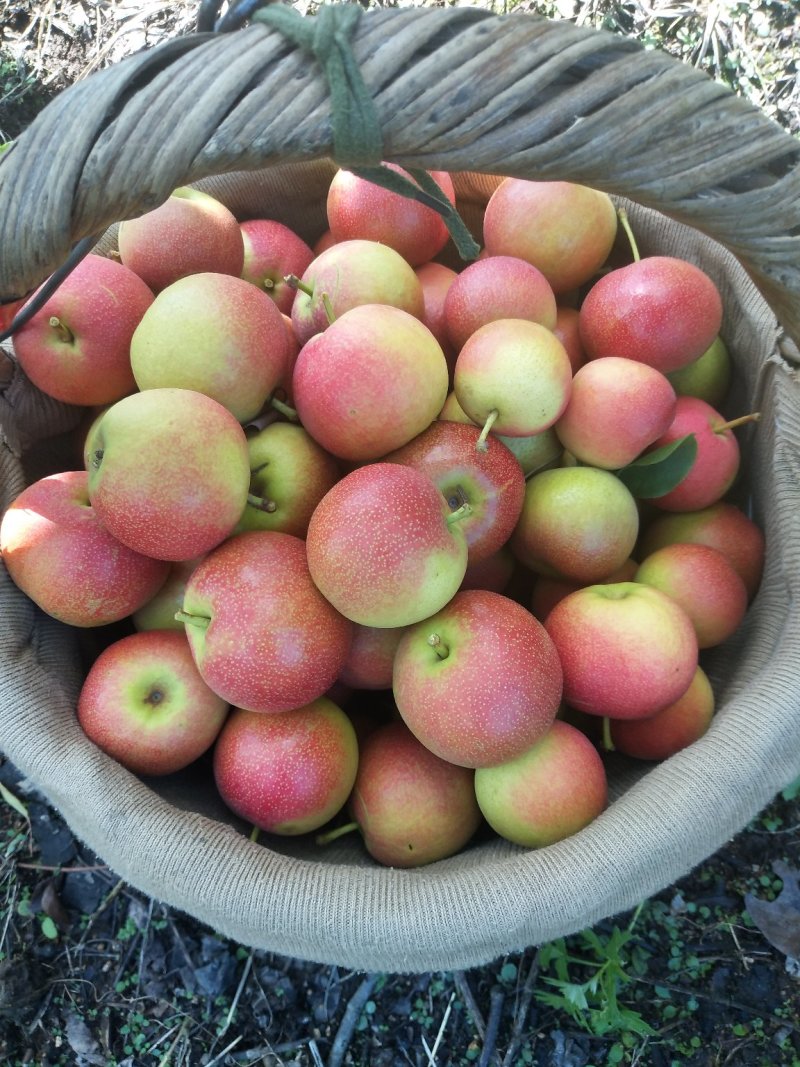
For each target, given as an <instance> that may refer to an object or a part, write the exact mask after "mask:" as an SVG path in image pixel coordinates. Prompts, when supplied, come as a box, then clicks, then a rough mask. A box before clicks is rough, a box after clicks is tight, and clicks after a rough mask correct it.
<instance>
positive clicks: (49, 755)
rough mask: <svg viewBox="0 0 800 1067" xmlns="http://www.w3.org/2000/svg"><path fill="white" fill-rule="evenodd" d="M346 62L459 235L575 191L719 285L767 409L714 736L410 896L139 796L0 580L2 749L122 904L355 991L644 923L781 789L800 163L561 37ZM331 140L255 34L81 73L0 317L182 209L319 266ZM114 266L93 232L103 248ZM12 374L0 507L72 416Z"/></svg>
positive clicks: (57, 454) (594, 37)
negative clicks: (252, 230) (748, 560)
mask: <svg viewBox="0 0 800 1067" xmlns="http://www.w3.org/2000/svg"><path fill="white" fill-rule="evenodd" d="M353 47H354V54H355V57H356V59H357V61H358V64H359V66H360V69H361V71H362V73H363V77H364V80H365V82H366V85H367V87H368V89H369V91H370V92H371V94H372V95H373V98H374V100H375V104H376V107H377V111H378V116H379V119H380V123H381V128H382V131H383V150H382V155H383V158H384V159H389V160H393V161H395V162H398V163H400V164H402V165H405V166H418V167H426V168H432V169H447V170H450V171H451V172H455V173H456V175H457V189H458V192H459V203H460V205H461V207H462V209H463V211H464V214H465V216H466V217H467V218H469V217H472V214H471V213H472V212H473V209H474V208H476V207H480V206H481V204H482V203H485V200H486V198H487V196H488V194H489V192H490V191H491V188H492V187H493V185H494V184H495V179H494V178H493V177H492V176H496V175H506V174H511V175H516V176H519V177H527V178H540V179H568V180H573V181H578V182H583V183H586V184H589V185H593V186H595V187H597V188H600V189H604V190H607V191H608V192H611V193H613V194H615V195H617V196H622V197H625V198H627V199H628V200H630V201H632V203H631V205H630V208H631V214H632V219H633V224H634V227H635V229H636V232H637V236H638V237H639V240H640V244H641V246H642V251H643V254H648V253H653V252H663V253H666V254H674V255H684V256H686V257H687V258H690V259H692V260H693V261H695V262H697V263H698V264H699V265H701V266H703V267H704V268H705V269H706V270H707V271H708V272H709V273H710V274H711V275H712V277H714V279H715V280H716V281H717V283H718V285H719V286H720V288H721V290H722V295H723V300H724V302H725V307H726V317H725V322H724V326H723V336H724V337H725V339H726V341H727V342H728V345H729V347H730V348H731V350H732V352H733V355H734V358H735V363H736V371H737V385H736V392H735V395H734V397H733V398H732V401H731V403H732V405H735V407H736V411H737V413H742V412H743V411H744V410H748V409H752V408H755V407H758V408H759V409H760V410H761V411H762V412H763V417H762V421H761V423H760V424H759V426H758V428H757V430H756V431H752V430H750V431H746V432H745V434H744V435H743V436H742V438H741V440H742V444H743V448H744V452H745V455H746V461H747V462H746V471H745V478H744V480H743V482H742V485H741V487H740V490H739V491H740V497H739V499H740V502H742V503H746V504H747V506H748V507H751V508H752V513H753V515H754V517H755V518H756V520H757V521H758V522H759V524H760V525H761V526H762V527H763V528H764V529H765V531H766V536H767V562H766V570H765V575H764V580H763V584H762V588H761V591H760V593H759V595H758V597H757V599H756V601H755V602H754V604H753V606H752V607H751V610H750V612H749V613H748V616H747V619H746V620H745V623H744V624H743V626H742V627H741V628H740V630H739V631H738V632H737V634H736V635H735V637H734V638H733V639H732V641H731V642H729V643H728V645H726V646H725V647H724V648H723V649H720V650H717V651H715V653H714V654H713V655H712V656H709V658H708V661H707V666H708V669H709V671H710V673H711V676H712V679H713V681H714V684H715V688H716V692H717V695H718V702H719V710H718V713H717V716H716V718H715V720H714V723H713V725H712V728H711V730H710V731H709V733H708V734H707V735H706V737H705V738H703V739H702V740H701V741H700V742H697V743H696V744H695V745H693V746H691V748H690V749H688V750H686V751H684V752H682V753H680V754H679V755H677V756H674V757H673V758H672V759H669V760H667V761H665V762H664V763H662V764H660V765H658V766H653V767H651V766H649V765H635V766H634V764H633V762H632V761H625V760H624V759H622V758H619V759H618V760H616V761H615V762H613V763H612V764H611V765H610V777H611V790H612V803H611V805H610V807H609V808H608V810H607V811H606V812H605V813H604V814H603V815H602V816H601V817H600V818H599V819H597V820H596V821H595V822H594V823H593V824H592V825H591V826H589V827H588V828H587V829H586V830H584V831H582V832H581V833H579V834H577V835H575V836H574V837H572V838H570V839H568V840H566V841H564V842H561V843H560V844H557V845H554V846H551V847H548V848H545V849H541V850H538V851H527V850H523V849H520V848H517V847H515V846H513V845H510V844H508V843H506V842H503V841H500V840H496V839H488V838H486V839H481V841H480V843H478V844H475V845H473V846H472V847H470V848H468V849H466V850H465V851H464V852H463V853H461V854H460V855H459V856H456V857H453V858H451V859H449V860H446V861H443V862H440V863H436V864H433V865H431V866H429V867H425V868H421V869H418V870H412V871H400V870H393V869H387V868H382V867H379V866H377V865H376V864H374V863H372V861H371V860H370V859H369V858H368V857H367V856H366V854H365V852H364V850H363V848H362V847H361V846H360V843H359V842H358V841H356V840H351V841H348V840H347V839H342V840H341V841H339V842H336V843H335V844H334V845H332V846H330V847H329V848H327V849H325V850H320V849H319V847H318V846H315V845H314V844H313V843H309V842H308V841H305V840H299V839H298V840H283V839H281V840H277V839H273V838H269V839H267V841H266V843H265V844H264V843H260V844H255V843H253V842H251V841H249V840H248V839H247V837H246V835H244V834H243V833H242V830H243V829H245V828H243V827H242V826H241V825H237V824H236V821H235V819H233V818H232V817H230V816H229V815H228V814H227V813H226V812H225V811H224V809H223V807H222V805H221V803H220V802H219V800H218V799H216V797H215V794H214V791H213V788H212V787H211V786H210V784H209V782H210V780H209V778H208V775H207V766H204V765H203V764H202V761H201V764H200V765H199V770H198V768H195V769H194V770H193V771H190V772H187V773H185V774H182V775H176V776H174V777H171V778H169V779H165V780H163V781H158V782H154V781H142V780H140V779H139V778H137V777H135V776H134V775H132V774H130V773H128V772H127V771H125V770H123V769H122V768H121V767H120V766H119V765H117V764H116V763H115V762H113V761H112V760H110V759H108V758H107V757H106V756H104V755H103V754H102V753H101V752H99V751H98V750H97V749H96V748H95V747H94V746H93V745H92V744H91V743H90V742H89V741H88V740H87V739H86V738H85V737H84V735H83V734H82V732H81V731H80V729H79V728H78V726H77V723H76V719H75V711H74V709H75V701H76V695H77V692H78V688H79V686H80V683H81V678H82V672H83V670H84V669H85V654H84V653H85V645H86V635H85V634H78V633H77V632H76V631H72V630H70V629H68V628H66V627H64V626H61V625H60V624H58V623H56V622H54V621H53V620H51V619H48V618H46V617H44V616H43V615H42V613H41V612H39V611H38V609H36V608H35V607H34V606H33V605H32V604H31V603H30V602H29V601H28V600H27V598H25V597H24V596H23V595H22V594H21V593H19V591H18V590H17V589H16V588H15V587H14V586H13V584H12V583H11V581H10V579H9V578H8V575H7V574H6V572H5V570H4V569H2V568H0V619H2V628H1V629H0V747H2V750H3V751H4V752H5V753H6V755H7V756H8V757H9V758H10V759H11V760H12V761H13V762H14V763H15V764H17V765H18V766H19V767H20V769H21V770H23V771H24V772H25V773H26V774H27V775H28V776H29V777H30V779H31V780H32V781H33V783H34V784H35V785H36V786H38V787H39V788H40V789H41V790H42V792H43V793H44V794H45V795H46V796H47V797H48V798H49V799H50V800H51V801H52V803H53V804H54V805H55V806H56V807H57V808H58V809H59V810H60V811H61V813H62V814H63V815H64V817H65V818H66V819H67V821H68V822H69V824H70V826H71V827H72V829H73V831H74V832H75V833H76V834H77V835H78V836H79V837H80V838H82V839H83V840H84V841H85V842H86V843H87V844H88V845H89V846H90V847H92V848H93V849H94V850H95V851H96V852H97V853H98V854H99V855H100V856H101V857H102V858H103V859H104V860H105V861H106V862H107V863H108V864H109V865H110V866H111V867H112V868H113V869H114V870H115V871H116V872H117V873H118V874H119V875H120V876H121V877H122V878H124V879H126V880H127V881H128V882H130V883H131V884H132V885H134V886H136V887H137V888H139V889H140V890H142V891H144V892H145V893H148V894H150V895H151V896H153V897H155V898H157V899H159V900H162V901H165V902H167V903H169V904H171V905H173V906H175V907H178V908H181V909H183V910H184V911H186V912H188V913H189V914H191V915H193V916H195V917H196V918H198V919H200V920H202V921H204V922H206V923H207V924H209V925H210V926H212V927H213V928H215V929H216V930H218V931H219V932H221V933H223V934H225V935H227V936H230V937H232V938H234V939H236V940H237V941H239V942H242V943H244V944H247V945H252V946H256V947H262V948H266V949H269V950H272V951H276V952H280V953H283V954H285V955H290V956H295V957H302V958H304V959H307V960H314V961H318V962H321V963H333V964H339V965H342V966H347V967H355V968H364V969H369V970H384V971H395V972H399V971H425V970H434V969H452V968H460V967H468V966H474V965H477V964H481V963H484V962H487V961H489V960H490V959H493V958H495V957H497V956H499V955H501V954H503V953H505V952H508V951H513V950H518V949H521V948H523V947H525V946H528V945H532V944H537V943H541V942H543V941H545V940H548V939H551V938H553V937H555V936H559V935H563V934H567V933H570V932H572V931H575V930H577V929H580V928H583V927H584V926H587V925H592V924H593V923H595V922H597V921H599V920H600V919H602V918H604V917H607V916H611V915H614V914H616V913H617V912H620V911H623V910H625V909H627V908H630V907H632V906H634V905H635V904H637V903H638V902H639V901H640V900H642V899H643V898H645V897H647V896H649V895H651V894H652V893H654V892H657V891H659V890H661V889H662V888H664V887H666V886H668V885H670V884H671V883H672V882H674V881H675V880H676V879H678V878H680V877H681V876H683V875H684V874H686V873H687V872H688V871H689V870H690V869H691V868H692V867H693V866H694V865H696V864H697V863H699V862H700V861H702V860H703V859H704V858H706V857H707V856H708V855H709V854H711V853H712V852H713V851H715V850H716V849H717V848H719V847H720V846H722V845H723V844H724V843H725V842H726V841H727V840H728V839H729V838H730V837H731V836H733V835H734V834H735V833H736V832H737V831H739V830H740V829H741V828H742V827H744V826H745V825H746V823H747V822H748V821H749V820H750V819H751V818H752V817H753V816H754V815H755V814H756V813H757V812H758V811H759V810H760V809H761V808H762V807H763V806H764V805H765V804H766V803H767V802H768V801H769V800H770V799H771V798H772V797H773V796H774V795H775V793H776V792H777V791H778V790H779V789H780V788H782V787H783V786H784V785H786V784H787V783H788V782H789V781H791V780H792V779H793V778H795V777H796V776H797V775H798V774H800V728H799V727H800V625H798V623H799V621H800V620H798V614H799V612H798V604H800V560H799V558H798V557H799V556H800V536H799V532H800V530H799V527H800V518H798V517H799V516H800V479H798V467H800V459H799V457H800V391H799V389H798V384H797V381H796V374H795V371H794V366H795V363H796V358H797V348H796V347H795V342H797V341H798V340H800V299H798V298H799V297H800V236H799V235H800V143H798V142H797V141H795V140H793V139H792V138H791V137H790V136H789V135H788V134H786V133H784V132H782V131H781V130H780V129H779V128H778V127H777V126H775V125H774V124H772V123H771V122H770V121H769V120H767V119H766V118H765V117H764V116H763V115H761V114H760V113H759V112H758V111H757V110H755V109H754V108H752V107H750V106H749V105H748V104H746V103H744V102H743V101H741V100H739V99H738V98H736V97H734V96H733V95H732V94H731V93H729V92H728V91H727V90H726V89H724V88H722V87H720V86H719V85H716V84H715V83H713V82H711V81H710V80H708V79H707V78H706V77H705V76H704V75H703V74H701V73H698V72H697V71H695V70H692V69H690V68H688V67H685V66H683V65H681V64H680V63H678V62H676V61H675V60H673V59H670V58H669V57H667V56H665V55H663V54H661V53H658V52H652V51H645V50H643V49H642V48H640V47H639V46H638V45H637V44H636V43H634V42H632V41H629V40H625V39H621V38H618V37H614V36H611V35H608V34H605V33H602V32H597V31H594V30H582V29H578V28H576V27H574V26H572V25H571V24H568V23H558V22H550V21H547V20H544V19H541V18H538V17H535V16H529V15H522V14H517V15H512V16H507V17H495V16H488V17H484V16H483V15H481V14H480V13H478V12H476V11H474V10H472V9H462V10H459V9H446V10H434V9H405V10H402V11H398V10H381V11H375V12H369V13H367V14H365V15H364V16H363V18H362V19H361V20H360V23H359V26H358V29H357V31H356V33H355V37H354V46H353ZM331 138H332V134H331V116H330V106H329V96H328V92H327V89H326V86H325V83H324V80H323V79H322V77H321V75H320V73H319V69H318V67H317V65H316V63H315V62H314V61H313V60H309V59H308V58H307V57H306V56H305V55H304V54H303V53H301V52H300V51H299V50H298V49H297V48H296V47H295V46H294V45H292V44H290V43H288V42H287V40H286V39H285V38H284V37H282V36H281V35H279V34H278V33H277V32H275V31H274V30H270V29H268V28H266V27H264V26H260V25H253V26H250V27H248V28H247V29H245V30H242V31H238V32H236V33H232V34H225V35H214V34H198V35H195V36H190V37H186V38H183V39H180V40H176V41H173V42H170V43H167V44H165V45H162V46H160V47H158V48H155V49H153V50H151V51H149V52H144V53H140V54H138V55H136V56H133V57H131V58H130V59H128V60H125V61H123V62H121V63H119V64H118V65H117V66H115V67H113V68H111V69H109V70H106V71H103V72H100V73H97V74H95V75H93V76H92V77H91V78H89V79H87V80H86V81H85V82H82V83H79V84H77V85H76V86H74V87H72V88H71V89H70V90H68V91H67V92H65V93H63V94H62V95H61V96H60V97H59V98H58V99H56V100H55V101H54V102H53V103H52V104H51V105H50V106H49V107H48V108H47V109H46V110H45V111H44V112H43V113H42V114H41V115H40V116H39V118H38V119H37V120H36V121H35V122H34V123H33V124H32V126H31V127H30V128H29V129H28V130H27V131H26V132H25V134H23V136H22V137H21V138H20V139H19V141H18V142H17V144H16V145H15V146H14V148H13V149H12V150H11V151H9V152H7V153H6V155H5V157H4V158H3V160H2V163H0V299H4V300H5V299H11V298H13V297H17V296H20V295H22V294H23V293H25V292H27V291H28V290H30V289H31V288H32V287H33V286H34V285H36V284H38V283H39V282H40V281H41V280H42V279H43V278H44V277H45V276H46V275H48V274H49V273H50V272H51V271H52V270H54V269H55V268H56V267H57V266H58V265H59V264H60V263H61V262H62V261H63V260H64V259H65V258H66V256H67V254H68V253H69V250H70V248H71V247H72V246H73V244H74V242H76V241H77V240H78V239H81V238H84V237H88V236H95V235H99V234H102V233H104V231H106V228H107V227H109V226H110V225H111V224H112V223H113V222H114V221H115V220H118V219H121V218H126V217H131V216H133V215H136V214H140V213H142V212H143V211H145V210H147V209H148V208H151V207H153V206H155V205H157V204H159V203H161V202H162V201H164V200H165V199H166V198H167V197H168V195H169V193H170V192H171V191H172V189H173V188H175V187H176V186H178V185H182V184H185V183H187V182H199V183H200V184H201V186H202V187H203V188H206V189H208V190H210V191H213V192H214V193H215V194H216V195H218V196H220V198H221V199H223V200H225V202H227V203H228V204H229V206H231V207H232V208H233V210H234V211H235V212H236V213H237V214H238V215H239V216H240V217H241V218H244V217H247V216H251V217H253V216H256V215H259V214H261V215H266V214H269V215H273V216H275V217H279V218H282V219H283V220H284V221H286V222H288V223H289V224H292V225H295V226H296V227H297V228H298V229H299V230H300V232H301V233H302V234H303V235H304V236H305V237H306V238H308V239H312V238H314V237H316V236H317V235H318V234H319V233H320V232H321V231H322V229H323V228H324V226H325V219H324V192H325V188H326V184H327V182H328V180H329V179H330V175H331V173H332V164H331V162H330V157H331V155H332V153H333V145H332V140H331ZM701 231H702V232H701ZM112 242H113V229H112V230H111V231H109V232H108V233H106V235H105V237H104V242H103V244H101V247H102V248H107V247H109V245H110V244H111V243H112ZM7 377H8V378H9V381H8V382H7V384H6V385H5V386H3V387H0V390H1V391H0V504H1V505H2V506H3V507H5V506H6V505H7V504H8V503H9V502H10V500H12V499H13V498H14V497H15V496H16V495H17V494H18V493H19V492H20V491H21V489H22V488H23V487H24V485H25V484H27V483H29V482H30V481H31V480H32V479H34V478H35V477H38V476H39V475H40V474H41V473H42V472H43V471H46V470H49V469H53V468H54V467H58V466H61V467H62V468H63V467H64V466H73V467H74V451H73V445H71V444H70V438H69V436H68V432H69V431H70V430H72V429H73V428H74V427H75V426H76V425H77V424H78V422H79V420H80V418H81V416H82V412H81V411H80V410H79V409H75V408H68V407H65V406H64V405H61V404H58V403H56V402H54V401H52V400H49V399H47V398H46V397H43V396H42V395H41V394H39V393H38V392H37V391H36V390H35V389H33V387H32V386H31V385H30V383H28V382H27V381H26V380H25V378H24V376H23V375H22V374H21V372H20V371H19V369H18V368H17V367H16V366H15V365H13V364H12V365H11V366H10V367H9V374H8V375H7ZM0 378H2V375H0ZM202 771H205V772H206V773H205V774H203V773H200V772H202Z"/></svg>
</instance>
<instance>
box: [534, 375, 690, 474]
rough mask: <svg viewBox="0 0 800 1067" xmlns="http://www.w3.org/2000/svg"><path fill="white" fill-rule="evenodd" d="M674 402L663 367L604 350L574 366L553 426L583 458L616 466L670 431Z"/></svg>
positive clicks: (599, 464)
mask: <svg viewBox="0 0 800 1067" xmlns="http://www.w3.org/2000/svg"><path fill="white" fill-rule="evenodd" d="M675 403H676V397H675V390H674V389H673V388H672V386H671V385H670V383H669V381H668V380H667V378H666V377H665V375H663V374H662V373H661V372H660V371H657V370H655V369H654V368H653V367H648V366H647V364H645V363H638V362H636V361H635V360H632V359H621V358H619V357H618V356H606V357H605V358H603V359H595V360H592V361H591V362H590V363H586V364H584V366H583V367H581V368H580V369H579V370H578V371H576V373H575V376H574V377H573V379H572V390H571V392H570V397H569V402H568V403H567V406H566V408H565V410H564V412H563V414H562V415H561V417H560V418H559V419H558V421H557V422H556V424H555V427H554V429H555V432H556V434H557V435H558V438H559V440H560V441H561V443H562V444H563V445H564V448H566V449H568V450H569V451H570V452H571V453H572V455H573V456H575V458H576V459H578V460H579V461H580V462H581V463H585V464H588V465H589V466H592V467H602V468H603V469H604V470H618V469H619V468H620V467H625V466H627V465H628V464H629V463H632V462H633V461H634V460H635V459H636V457H637V456H638V455H639V454H640V453H641V452H644V450H645V449H646V448H647V447H648V445H651V444H652V443H653V441H655V440H657V439H658V438H659V437H660V436H661V435H662V434H663V433H665V432H666V430H667V429H668V427H669V426H670V424H671V422H672V419H673V416H674V414H675Z"/></svg>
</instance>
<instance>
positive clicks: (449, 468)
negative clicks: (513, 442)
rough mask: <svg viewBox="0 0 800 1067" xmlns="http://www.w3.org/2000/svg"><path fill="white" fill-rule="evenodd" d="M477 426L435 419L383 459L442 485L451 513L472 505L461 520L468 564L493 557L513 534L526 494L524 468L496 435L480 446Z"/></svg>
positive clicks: (439, 485)
mask: <svg viewBox="0 0 800 1067" xmlns="http://www.w3.org/2000/svg"><path fill="white" fill-rule="evenodd" d="M479 438H480V431H479V430H478V428H477V427H476V426H465V425H463V424H461V423H458V422H442V421H437V422H433V423H431V425H430V426H429V427H428V429H427V430H424V431H423V432H422V433H421V434H418V435H417V436H416V437H415V438H413V440H411V441H409V443H408V444H407V445H404V446H403V447H402V448H400V449H397V450H396V451H395V452H391V453H389V455H387V456H385V457H384V462H387V463H402V464H404V465H406V466H409V467H414V468H415V470H418V471H421V472H422V473H423V474H426V475H427V476H428V477H429V478H430V479H431V481H433V482H434V483H435V484H436V485H438V487H439V489H440V490H441V492H442V494H443V495H444V497H445V499H446V500H447V502H448V504H449V505H450V509H451V511H457V510H458V509H459V508H460V507H461V506H462V505H463V504H468V505H469V508H470V512H469V514H468V515H467V516H465V517H464V519H462V521H461V529H462V530H463V531H464V536H465V537H466V539H467V549H468V550H469V563H478V562H479V561H480V560H482V559H486V558H487V557H488V556H491V555H493V554H494V553H495V552H497V550H498V549H499V548H500V547H501V546H502V545H504V544H505V543H506V541H507V540H508V539H509V537H510V536H511V532H512V531H513V529H514V527H515V525H516V523H517V520H518V519H519V515H520V511H521V510H522V501H523V498H524V496H525V476H524V474H523V473H522V468H521V467H520V465H519V463H518V462H517V460H516V459H515V457H514V456H513V455H512V453H511V452H510V451H509V450H508V449H507V448H506V446H505V445H504V444H503V443H502V442H501V441H498V440H497V439H496V438H495V437H493V436H491V437H489V438H487V440H486V442H485V445H486V448H485V449H479V448H478V447H477V444H478V440H479Z"/></svg>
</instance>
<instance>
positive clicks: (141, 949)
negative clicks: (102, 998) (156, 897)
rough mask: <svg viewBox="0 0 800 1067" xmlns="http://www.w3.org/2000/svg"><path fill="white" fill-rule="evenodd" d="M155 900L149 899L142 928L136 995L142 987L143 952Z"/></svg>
mask: <svg viewBox="0 0 800 1067" xmlns="http://www.w3.org/2000/svg"><path fill="white" fill-rule="evenodd" d="M154 903H155V902H154V901H153V899H152V898H151V899H150V906H149V907H148V909H147V922H146V923H145V927H144V930H143V931H142V945H141V948H140V949H139V969H138V971H137V972H136V991H135V994H134V995H135V996H138V994H139V990H140V989H141V987H142V971H143V970H144V954H145V951H146V949H147V942H148V941H149V939H150V923H151V921H152V918H153V904H154Z"/></svg>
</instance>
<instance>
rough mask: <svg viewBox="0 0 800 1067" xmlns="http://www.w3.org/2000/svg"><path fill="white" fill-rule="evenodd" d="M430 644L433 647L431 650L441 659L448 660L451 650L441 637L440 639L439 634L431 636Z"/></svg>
mask: <svg viewBox="0 0 800 1067" xmlns="http://www.w3.org/2000/svg"><path fill="white" fill-rule="evenodd" d="M428 644H429V645H430V646H431V648H432V649H433V651H434V652H435V653H436V655H437V656H438V657H439V659H447V657H448V656H449V655H450V649H449V648H448V647H447V645H446V644H445V643H444V641H443V640H442V639H441V637H439V635H438V634H431V635H430V637H429V638H428Z"/></svg>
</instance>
